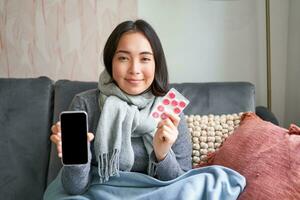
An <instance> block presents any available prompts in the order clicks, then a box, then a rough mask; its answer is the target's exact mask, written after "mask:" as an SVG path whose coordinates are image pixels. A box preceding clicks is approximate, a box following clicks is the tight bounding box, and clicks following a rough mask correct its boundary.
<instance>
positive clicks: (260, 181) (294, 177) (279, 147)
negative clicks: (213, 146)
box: [208, 113, 300, 200]
mask: <svg viewBox="0 0 300 200" xmlns="http://www.w3.org/2000/svg"><path fill="white" fill-rule="evenodd" d="M299 152H300V128H299V127H297V126H296V125H291V126H290V128H289V130H287V129H284V128H281V127H279V126H276V125H274V124H272V123H270V122H266V121H263V120H262V119H260V118H259V117H258V116H256V115H255V114H254V113H245V114H244V115H243V116H242V118H241V124H240V126H239V127H238V128H237V129H236V130H235V131H234V133H233V134H232V135H231V136H230V137H229V138H228V139H227V140H226V141H225V142H224V144H223V145H222V147H221V148H220V149H219V151H217V152H215V153H212V154H211V155H210V156H211V157H210V158H209V160H208V163H209V164H212V165H222V166H225V167H229V168H231V169H233V170H235V171H237V172H239V173H240V174H242V175H243V176H245V178H246V180H247V186H246V188H245V189H244V191H243V192H242V193H241V195H240V196H239V200H252V199H264V200H273V199H300V155H299Z"/></svg>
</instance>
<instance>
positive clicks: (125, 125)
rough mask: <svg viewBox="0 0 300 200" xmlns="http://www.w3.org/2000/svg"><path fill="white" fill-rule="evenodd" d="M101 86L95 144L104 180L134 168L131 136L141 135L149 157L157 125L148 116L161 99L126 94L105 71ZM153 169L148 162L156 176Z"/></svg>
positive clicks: (100, 173)
mask: <svg viewBox="0 0 300 200" xmlns="http://www.w3.org/2000/svg"><path fill="white" fill-rule="evenodd" d="M98 89H99V91H100V95H99V106H100V110H101V115H100V118H99V122H98V126H97V130H96V135H95V141H94V147H95V153H96V158H97V160H98V170H99V176H100V182H105V181H108V179H109V177H110V176H114V175H119V169H120V170H122V171H130V170H131V168H132V166H133V163H134V152H133V149H132V145H131V138H132V137H142V139H143V142H144V144H145V147H146V150H147V152H148V155H149V157H150V154H151V152H152V151H153V146H152V140H153V135H154V133H155V129H156V125H157V124H155V122H154V120H151V118H149V115H150V112H151V108H152V107H153V106H154V104H155V102H156V101H157V99H158V98H156V97H155V96H154V95H153V94H152V93H151V92H146V93H144V94H141V95H137V96H132V95H128V94H126V93H124V92H123V91H122V90H121V89H120V88H119V87H118V86H117V85H116V84H115V83H114V82H113V81H112V78H111V76H110V75H109V74H108V72H107V71H106V70H104V71H103V72H102V73H101V74H100V78H99V83H98ZM154 170H155V167H154V166H153V164H152V163H151V162H150V161H149V165H148V174H149V175H151V176H153V174H154Z"/></svg>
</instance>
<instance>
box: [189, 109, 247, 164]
mask: <svg viewBox="0 0 300 200" xmlns="http://www.w3.org/2000/svg"><path fill="white" fill-rule="evenodd" d="M242 114H243V113H242V112H241V113H233V114H227V115H224V114H223V115H213V114H209V115H186V119H187V124H188V128H189V132H190V134H191V138H192V145H193V153H192V161H193V166H196V165H198V164H199V163H200V164H202V163H206V162H207V155H209V154H210V153H213V152H215V151H217V150H218V149H219V148H220V147H221V145H222V144H223V142H224V141H225V140H226V139H227V138H228V137H229V136H230V135H231V134H232V133H233V132H234V130H235V129H236V128H237V127H238V126H239V124H240V120H241V116H242Z"/></svg>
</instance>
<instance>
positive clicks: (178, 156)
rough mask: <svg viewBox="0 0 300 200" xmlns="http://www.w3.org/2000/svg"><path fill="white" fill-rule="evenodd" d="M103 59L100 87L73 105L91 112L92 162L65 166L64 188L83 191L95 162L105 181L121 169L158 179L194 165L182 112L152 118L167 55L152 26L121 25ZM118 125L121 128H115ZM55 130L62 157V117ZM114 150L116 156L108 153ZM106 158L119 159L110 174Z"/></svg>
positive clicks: (140, 23) (164, 82)
mask: <svg viewBox="0 0 300 200" xmlns="http://www.w3.org/2000/svg"><path fill="white" fill-rule="evenodd" d="M103 59H104V64H105V70H104V71H103V72H102V73H101V75H100V79H99V87H98V89H97V90H91V91H87V92H84V93H81V94H78V95H77V96H76V97H75V98H74V99H73V102H72V104H71V107H70V110H85V111H86V112H87V113H88V116H89V127H90V132H92V133H88V138H89V141H92V140H93V138H94V134H95V141H93V142H92V144H91V145H90V146H91V149H90V155H89V157H90V159H89V163H88V164H86V165H78V166H63V169H62V184H63V187H64V189H65V191H66V192H67V193H70V194H81V193H83V192H85V191H86V190H87V188H88V186H89V182H90V178H91V177H90V176H91V173H90V171H91V166H97V165H98V167H99V176H100V180H101V181H102V182H105V181H107V180H108V179H109V177H110V176H113V175H115V174H118V169H120V170H121V171H135V172H141V173H145V174H148V175H150V176H153V177H156V178H158V179H160V180H171V179H174V178H176V177H178V176H179V175H181V174H183V173H184V172H185V171H187V170H189V169H191V150H192V147H191V142H190V137H189V133H188V129H187V126H186V123H185V120H184V117H183V115H181V116H180V117H178V116H176V115H172V114H169V115H168V116H169V117H168V118H167V119H165V120H162V121H160V122H159V123H158V124H155V123H154V122H153V121H152V120H151V119H150V120H149V116H150V112H151V108H153V105H154V104H155V102H157V101H158V100H159V97H160V96H163V95H165V94H166V93H167V90H168V70H167V65H166V61H165V56H164V52H163V49H162V45H161V43H160V40H159V38H158V36H157V35H156V33H155V31H154V30H153V28H152V27H151V26H150V25H149V24H148V23H147V22H145V21H143V20H137V21H135V22H133V21H125V22H123V23H121V24H119V25H118V26H117V27H116V28H115V29H114V31H113V32H112V33H111V35H110V36H109V38H108V40H107V42H106V45H105V47H104V53H103ZM115 97H117V98H115ZM124 122H126V125H124ZM116 124H119V125H120V126H118V127H119V128H115V125H116ZM122 125H123V127H122V128H120V127H121V126H122ZM126 127H130V128H126ZM52 132H53V134H52V135H51V140H52V141H53V142H54V143H55V144H56V145H57V150H58V155H59V157H61V156H62V153H61V137H60V124H59V122H58V123H57V124H56V125H54V126H53V127H52ZM93 133H94V134H93ZM104 135H105V137H108V135H110V136H112V135H117V136H118V135H122V139H121V140H122V142H121V143H122V145H120V146H114V145H113V143H114V142H111V143H109V142H108V141H107V140H103V138H104ZM117 138H121V137H117ZM102 146H108V148H107V149H103V148H102ZM112 152H115V153H114V154H116V155H111V156H109V155H108V157H107V155H105V153H108V154H113V153H112ZM104 157H105V158H106V159H107V160H108V161H111V160H113V158H112V157H114V158H116V159H115V160H114V161H115V162H117V161H118V162H119V166H115V165H114V166H110V165H109V164H108V168H109V169H111V170H110V171H111V173H110V174H109V175H108V176H105V174H107V173H106V172H103V169H105V167H106V166H103V165H101V164H100V165H99V163H100V160H101V159H103V158H104ZM125 158H126V159H125ZM106 163H109V162H106ZM104 165H105V164H104ZM112 165H113V164H112ZM101 172H103V173H101Z"/></svg>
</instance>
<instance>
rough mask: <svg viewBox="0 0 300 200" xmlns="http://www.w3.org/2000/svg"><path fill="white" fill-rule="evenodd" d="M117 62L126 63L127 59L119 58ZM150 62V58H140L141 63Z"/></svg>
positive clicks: (124, 57)
mask: <svg viewBox="0 0 300 200" xmlns="http://www.w3.org/2000/svg"><path fill="white" fill-rule="evenodd" d="M118 60H119V61H121V62H124V61H128V60H129V58H128V57H126V56H119V57H118ZM150 61H151V58H148V57H142V58H141V62H150Z"/></svg>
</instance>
